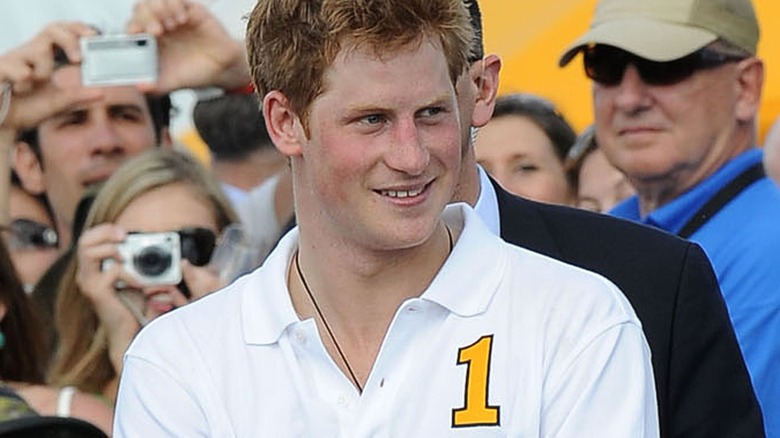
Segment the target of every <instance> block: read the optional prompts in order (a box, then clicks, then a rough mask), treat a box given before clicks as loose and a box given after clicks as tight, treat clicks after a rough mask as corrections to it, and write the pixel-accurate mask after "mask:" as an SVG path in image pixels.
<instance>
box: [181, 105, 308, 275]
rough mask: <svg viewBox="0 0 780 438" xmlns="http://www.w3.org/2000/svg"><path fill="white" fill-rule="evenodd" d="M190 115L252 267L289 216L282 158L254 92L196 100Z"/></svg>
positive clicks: (290, 204) (287, 171) (288, 191)
mask: <svg viewBox="0 0 780 438" xmlns="http://www.w3.org/2000/svg"><path fill="white" fill-rule="evenodd" d="M192 117H193V123H194V124H195V128H196V129H197V131H198V134H199V135H200V136H201V138H202V139H203V141H204V142H205V143H206V145H207V146H208V148H209V151H211V157H212V161H211V169H212V171H213V172H214V174H215V175H216V177H217V179H219V180H220V181H221V182H222V188H223V189H224V190H225V193H226V194H227V195H228V197H229V198H230V200H231V201H232V203H233V206H234V207H235V208H236V211H237V212H238V213H239V216H240V217H241V222H242V224H243V225H242V230H243V231H244V232H245V233H246V236H245V238H246V239H247V244H248V245H252V246H253V247H254V248H255V249H256V251H257V256H256V263H253V264H254V265H255V266H256V265H257V264H259V263H260V262H262V260H263V259H265V257H266V256H267V255H268V253H269V252H271V249H273V246H274V244H275V243H276V241H277V240H278V239H279V238H280V237H281V235H282V233H283V232H284V231H287V230H288V229H289V228H286V227H285V224H286V223H287V222H289V221H290V220H291V218H292V216H293V195H292V177H291V174H290V169H289V166H288V164H287V162H288V160H287V157H285V156H284V155H282V154H281V153H279V151H278V150H277V149H276V148H275V147H274V145H273V142H271V138H270V137H269V136H268V131H267V130H266V126H265V121H264V120H263V115H262V113H261V111H260V107H259V103H258V101H257V96H256V95H255V94H254V92H253V93H251V94H243V93H242V94H228V95H222V96H217V97H211V98H205V99H201V100H199V101H198V103H197V104H195V108H194V109H193V113H192ZM255 266H253V267H255Z"/></svg>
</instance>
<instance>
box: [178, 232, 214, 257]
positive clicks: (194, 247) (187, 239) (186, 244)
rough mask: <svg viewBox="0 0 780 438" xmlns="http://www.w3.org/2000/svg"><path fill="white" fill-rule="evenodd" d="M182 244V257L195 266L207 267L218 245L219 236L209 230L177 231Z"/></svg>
mask: <svg viewBox="0 0 780 438" xmlns="http://www.w3.org/2000/svg"><path fill="white" fill-rule="evenodd" d="M176 233H177V234H179V240H180V242H181V256H182V258H185V259H187V260H188V261H189V262H190V263H192V264H193V265H195V266H206V265H207V264H208V262H209V261H210V260H211V255H212V254H213V253H214V248H215V247H216V244H217V235H216V234H214V232H213V231H211V230H209V229H208V228H184V229H181V230H178V231H176Z"/></svg>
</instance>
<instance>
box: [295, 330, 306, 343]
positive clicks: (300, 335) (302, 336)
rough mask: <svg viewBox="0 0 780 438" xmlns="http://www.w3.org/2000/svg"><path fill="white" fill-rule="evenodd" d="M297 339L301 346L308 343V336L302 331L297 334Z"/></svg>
mask: <svg viewBox="0 0 780 438" xmlns="http://www.w3.org/2000/svg"><path fill="white" fill-rule="evenodd" d="M295 339H296V340H297V341H298V342H299V343H301V344H305V343H306V335H305V334H304V333H303V332H302V331H300V330H298V331H296V332H295Z"/></svg>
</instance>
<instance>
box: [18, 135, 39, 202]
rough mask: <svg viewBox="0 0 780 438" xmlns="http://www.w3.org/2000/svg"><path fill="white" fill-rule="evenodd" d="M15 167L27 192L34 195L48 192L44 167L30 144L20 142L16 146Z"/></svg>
mask: <svg viewBox="0 0 780 438" xmlns="http://www.w3.org/2000/svg"><path fill="white" fill-rule="evenodd" d="M13 166H14V170H15V171H16V174H17V175H18V176H19V180H20V181H21V182H22V188H24V190H25V191H27V192H29V193H32V194H34V195H41V194H43V193H44V192H46V183H45V182H44V178H43V165H42V164H41V162H40V160H38V155H36V154H35V152H34V151H33V150H32V146H30V145H29V143H27V142H24V141H19V142H17V143H16V145H14V154H13Z"/></svg>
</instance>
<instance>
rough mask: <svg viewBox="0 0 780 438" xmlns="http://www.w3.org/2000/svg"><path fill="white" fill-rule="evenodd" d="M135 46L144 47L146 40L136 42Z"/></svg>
mask: <svg viewBox="0 0 780 438" xmlns="http://www.w3.org/2000/svg"><path fill="white" fill-rule="evenodd" d="M135 44H136V45H137V46H138V47H144V46H145V45H146V40H138V41H136V42H135Z"/></svg>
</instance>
